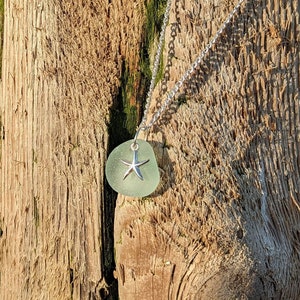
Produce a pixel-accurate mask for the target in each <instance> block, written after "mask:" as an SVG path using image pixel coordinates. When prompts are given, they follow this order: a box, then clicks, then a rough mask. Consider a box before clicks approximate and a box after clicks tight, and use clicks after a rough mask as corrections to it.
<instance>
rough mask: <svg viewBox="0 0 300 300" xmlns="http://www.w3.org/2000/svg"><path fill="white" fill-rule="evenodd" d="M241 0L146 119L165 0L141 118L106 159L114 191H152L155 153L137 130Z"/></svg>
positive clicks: (155, 177)
mask: <svg viewBox="0 0 300 300" xmlns="http://www.w3.org/2000/svg"><path fill="white" fill-rule="evenodd" d="M243 2H244V0H239V1H238V3H237V5H236V6H235V7H234V8H233V10H232V11H231V12H230V14H229V15H228V17H227V19H226V20H225V21H224V23H223V24H222V25H221V27H220V29H219V30H218V31H217V33H216V34H215V36H214V37H213V38H212V40H211V41H210V42H209V43H208V44H207V45H206V47H205V48H204V50H203V51H202V52H201V53H200V55H199V56H198V57H197V58H196V60H195V61H194V62H193V63H192V65H191V66H190V68H189V69H188V70H187V71H186V72H185V73H184V74H183V75H182V77H181V78H180V80H179V81H177V82H176V83H175V85H174V87H173V88H172V89H171V91H170V92H169V93H168V95H167V97H166V99H165V102H164V103H163V104H162V106H161V107H160V108H159V109H158V110H157V111H156V112H155V113H154V114H153V116H152V118H151V119H150V121H149V122H147V119H148V112H149V107H150V102H151V99H152V94H153V90H154V88H155V82H156V77H157V72H158V68H159V63H160V57H161V52H162V47H163V42H164V38H165V31H166V27H167V23H168V20H169V15H170V10H171V4H172V0H168V2H167V6H166V11H165V14H164V19H163V25H162V28H161V32H160V37H159V43H158V47H157V52H156V55H155V59H154V64H153V70H152V78H151V82H150V87H149V91H148V93H147V98H146V105H145V110H144V115H143V119H142V121H141V124H140V125H139V126H138V128H137V131H136V134H135V136H134V138H133V139H132V140H129V141H127V142H124V143H122V144H121V145H119V146H118V147H116V148H115V149H114V150H113V151H112V152H111V153H110V155H109V157H108V159H107V162H106V167H105V173H106V179H107V181H108V183H109V185H110V186H111V187H112V188H113V189H114V190H115V191H116V192H118V193H120V194H122V195H125V196H131V197H145V196H147V195H150V194H151V193H152V192H154V191H155V189H156V188H157V186H158V184H159V181H160V176H159V169H158V165H157V162H156V158H155V154H154V151H153V149H152V146H151V145H150V144H149V143H148V142H147V141H146V140H142V139H138V137H139V134H140V133H141V131H148V130H149V129H150V128H151V127H152V126H153V125H154V124H155V122H156V121H157V120H158V119H159V117H160V116H161V115H162V114H163V113H164V112H165V111H166V110H167V109H168V107H169V106H170V104H171V102H172V101H173V100H174V98H175V95H176V93H177V92H178V90H179V89H180V88H181V87H182V85H183V84H184V82H185V81H186V80H187V79H188V78H190V76H191V75H192V74H193V73H194V72H195V70H196V68H197V67H198V66H199V65H200V63H201V62H202V60H203V58H204V57H205V55H206V54H207V53H208V51H209V50H210V49H211V48H212V47H213V45H214V44H215V43H216V41H217V40H218V38H219V37H220V35H221V34H222V32H223V31H224V29H225V28H226V26H227V25H228V24H229V23H230V21H231V19H232V18H233V16H234V15H235V14H236V13H237V11H238V10H239V8H240V6H241V4H242V3H243Z"/></svg>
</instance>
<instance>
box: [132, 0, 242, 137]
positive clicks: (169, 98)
mask: <svg viewBox="0 0 300 300" xmlns="http://www.w3.org/2000/svg"><path fill="white" fill-rule="evenodd" d="M244 1H245V0H239V1H238V3H237V5H236V6H235V7H234V8H233V10H232V11H231V12H230V14H229V15H228V17H227V19H226V20H225V21H224V23H223V24H222V25H221V27H220V29H219V30H218V31H217V33H216V34H215V36H214V37H213V38H212V39H211V41H210V42H209V43H208V44H207V45H206V47H205V48H204V50H203V51H202V52H201V53H200V55H199V56H198V57H197V58H196V60H195V61H194V62H193V63H192V65H191V66H190V68H189V69H188V70H187V71H186V72H185V73H184V74H183V75H182V77H181V78H180V79H179V80H178V81H177V82H176V83H175V85H174V87H173V88H172V90H171V91H170V92H169V94H168V95H167V98H166V100H165V102H164V103H163V104H162V106H161V107H160V108H159V109H158V110H157V112H156V113H155V114H154V115H153V117H152V119H151V120H150V121H149V123H148V125H147V124H146V122H147V114H148V111H149V107H150V101H151V97H152V94H153V90H154V87H155V80H156V77H157V72H158V67H159V63H160V56H161V51H162V45H163V42H164V36H165V31H166V27H167V23H168V20H169V15H170V10H171V3H172V0H168V3H167V7H166V11H165V14H164V20H163V25H162V28H161V32H160V37H159V44H158V47H157V52H156V56H155V60H154V64H153V72H152V78H151V82H150V88H149V91H148V94H147V98H146V105H145V110H144V116H143V119H142V122H141V124H140V125H139V127H138V130H137V132H136V136H135V140H136V139H137V136H138V134H139V132H140V131H141V130H148V129H149V128H151V127H152V126H153V125H154V123H155V122H156V121H157V120H158V118H159V117H160V116H161V115H162V114H163V113H164V112H165V111H166V110H167V108H168V106H169V105H170V104H171V102H172V100H173V98H174V97H175V95H176V93H177V92H178V90H179V89H180V88H181V87H182V85H183V84H184V83H185V81H186V80H187V79H188V78H190V76H191V75H192V74H193V73H194V72H195V70H196V69H197V67H198V66H199V65H200V63H201V62H202V60H203V58H204V57H205V55H206V54H207V53H208V51H209V50H210V49H211V48H212V47H213V45H214V44H215V43H216V41H217V40H218V38H219V37H220V35H221V34H222V33H223V31H224V29H225V28H226V26H227V25H228V24H229V23H230V21H231V19H232V18H233V16H234V15H235V14H236V12H237V11H238V9H239V8H240V6H241V5H242V3H243V2H244Z"/></svg>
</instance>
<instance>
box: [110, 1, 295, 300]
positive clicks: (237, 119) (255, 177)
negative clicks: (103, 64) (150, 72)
mask: <svg viewBox="0 0 300 300" xmlns="http://www.w3.org/2000/svg"><path fill="white" fill-rule="evenodd" d="M235 3H236V1H229V2H228V1H218V0H215V1H204V2H203V1H202V2H201V3H200V2H199V1H179V0H178V1H173V7H172V11H171V17H170V18H171V19H170V22H169V26H168V29H167V32H166V41H165V45H167V46H168V47H166V50H165V54H164V66H165V80H163V81H162V83H161V84H159V85H158V86H157V88H156V98H155V99H156V100H155V101H154V102H153V103H152V113H153V112H155V111H156V110H157V109H158V107H159V106H160V105H161V101H162V100H163V97H162V95H163V94H165V92H166V91H168V90H170V88H171V87H172V86H173V85H174V82H176V81H177V80H179V78H180V77H181V75H182V74H183V73H184V72H185V70H187V68H188V67H189V66H190V64H191V63H192V62H193V60H194V59H195V58H196V57H197V56H198V55H199V53H200V51H201V49H204V47H205V45H206V44H207V43H208V42H209V40H210V39H211V38H212V37H213V36H214V34H215V33H216V31H217V29H218V28H219V27H220V26H221V24H222V22H223V21H224V20H225V18H226V16H227V15H228V14H229V12H230V11H231V10H232V8H233V6H234V5H235ZM299 12H300V8H299V1H296V0H292V1H276V0H265V1H254V2H253V1H245V3H244V4H243V5H242V8H241V10H240V12H239V13H238V15H237V16H236V17H235V18H234V20H233V22H232V23H231V24H229V25H228V27H227V29H226V31H225V32H224V34H223V35H222V37H221V38H220V39H219V40H218V42H217V43H216V45H215V46H214V47H213V48H212V49H211V51H209V53H208V54H207V55H206V57H205V59H204V61H203V63H202V64H201V65H200V66H199V68H198V69H197V71H196V72H195V73H194V74H193V75H192V77H191V78H190V80H189V81H188V82H187V83H186V85H185V87H184V90H182V95H181V96H180V101H178V104H177V105H173V106H172V107H171V109H170V110H168V111H167V113H165V115H163V116H162V118H161V119H160V120H159V123H158V124H157V125H156V126H155V127H154V128H153V129H152V130H151V131H150V133H149V136H148V140H149V141H150V142H151V143H152V145H153V147H154V149H155V152H156V155H157V159H158V162H159V166H160V168H161V185H160V187H159V188H158V190H157V191H156V192H155V193H154V194H153V195H151V196H149V197H147V198H143V199H134V198H128V197H124V196H121V195H120V196H119V197H118V200H117V207H116V216H115V248H116V267H117V270H116V273H115V276H116V277H117V278H118V282H119V296H120V299H130V300H132V299H138V300H141V299H172V300H173V299H295V300H296V299H299V297H300V288H299V284H298V282H299V281H300V274H299V269H300V261H299V258H300V257H299V255H300V227H299V221H300V209H299V208H300V192H299V186H300V177H299V167H300V160H299V157H300V156H299V153H300V151H299V150H300V128H299V124H300V111H299V109H300V108H299V107H300V103H299V36H300V35H299V33H300V28H299Z"/></svg>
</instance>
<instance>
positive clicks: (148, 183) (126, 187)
mask: <svg viewBox="0 0 300 300" xmlns="http://www.w3.org/2000/svg"><path fill="white" fill-rule="evenodd" d="M105 173H106V179H107V181H108V183H109V185H110V186H111V187H112V188H113V189H114V190H115V191H116V192H118V193H120V194H122V195H125V196H131V197H145V196H148V195H150V194H151V193H152V192H154V191H155V189H156V188H157V186H158V184H159V170H158V166H157V162H156V159H155V154H154V152H153V149H152V147H151V145H150V144H149V143H148V142H146V141H144V140H136V141H134V140H130V141H127V142H125V143H123V144H121V145H119V146H118V147H116V148H115V149H114V150H113V151H112V152H111V154H110V155H109V157H108V160H107V162H106V168H105Z"/></svg>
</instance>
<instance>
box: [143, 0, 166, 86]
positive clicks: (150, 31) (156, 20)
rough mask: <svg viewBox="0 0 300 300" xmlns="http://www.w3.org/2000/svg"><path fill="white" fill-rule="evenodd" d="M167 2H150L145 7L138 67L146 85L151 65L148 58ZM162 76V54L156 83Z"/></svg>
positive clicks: (149, 78)
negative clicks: (144, 21)
mask: <svg viewBox="0 0 300 300" xmlns="http://www.w3.org/2000/svg"><path fill="white" fill-rule="evenodd" d="M166 4H167V0H150V1H149V2H148V4H147V5H146V23H145V27H144V28H145V29H144V38H143V46H142V49H141V50H142V51H141V59H140V66H141V72H142V74H143V76H144V77H145V78H146V80H147V81H148V83H150V80H151V76H152V73H151V64H150V57H151V51H153V50H154V51H155V50H156V49H153V45H154V42H155V41H156V40H158V39H159V34H160V30H161V26H162V24H163V19H164V13H165V9H166ZM162 76H163V59H162V54H161V58H160V65H159V69H158V73H157V78H156V83H157V82H158V81H159V80H161V79H162Z"/></svg>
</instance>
